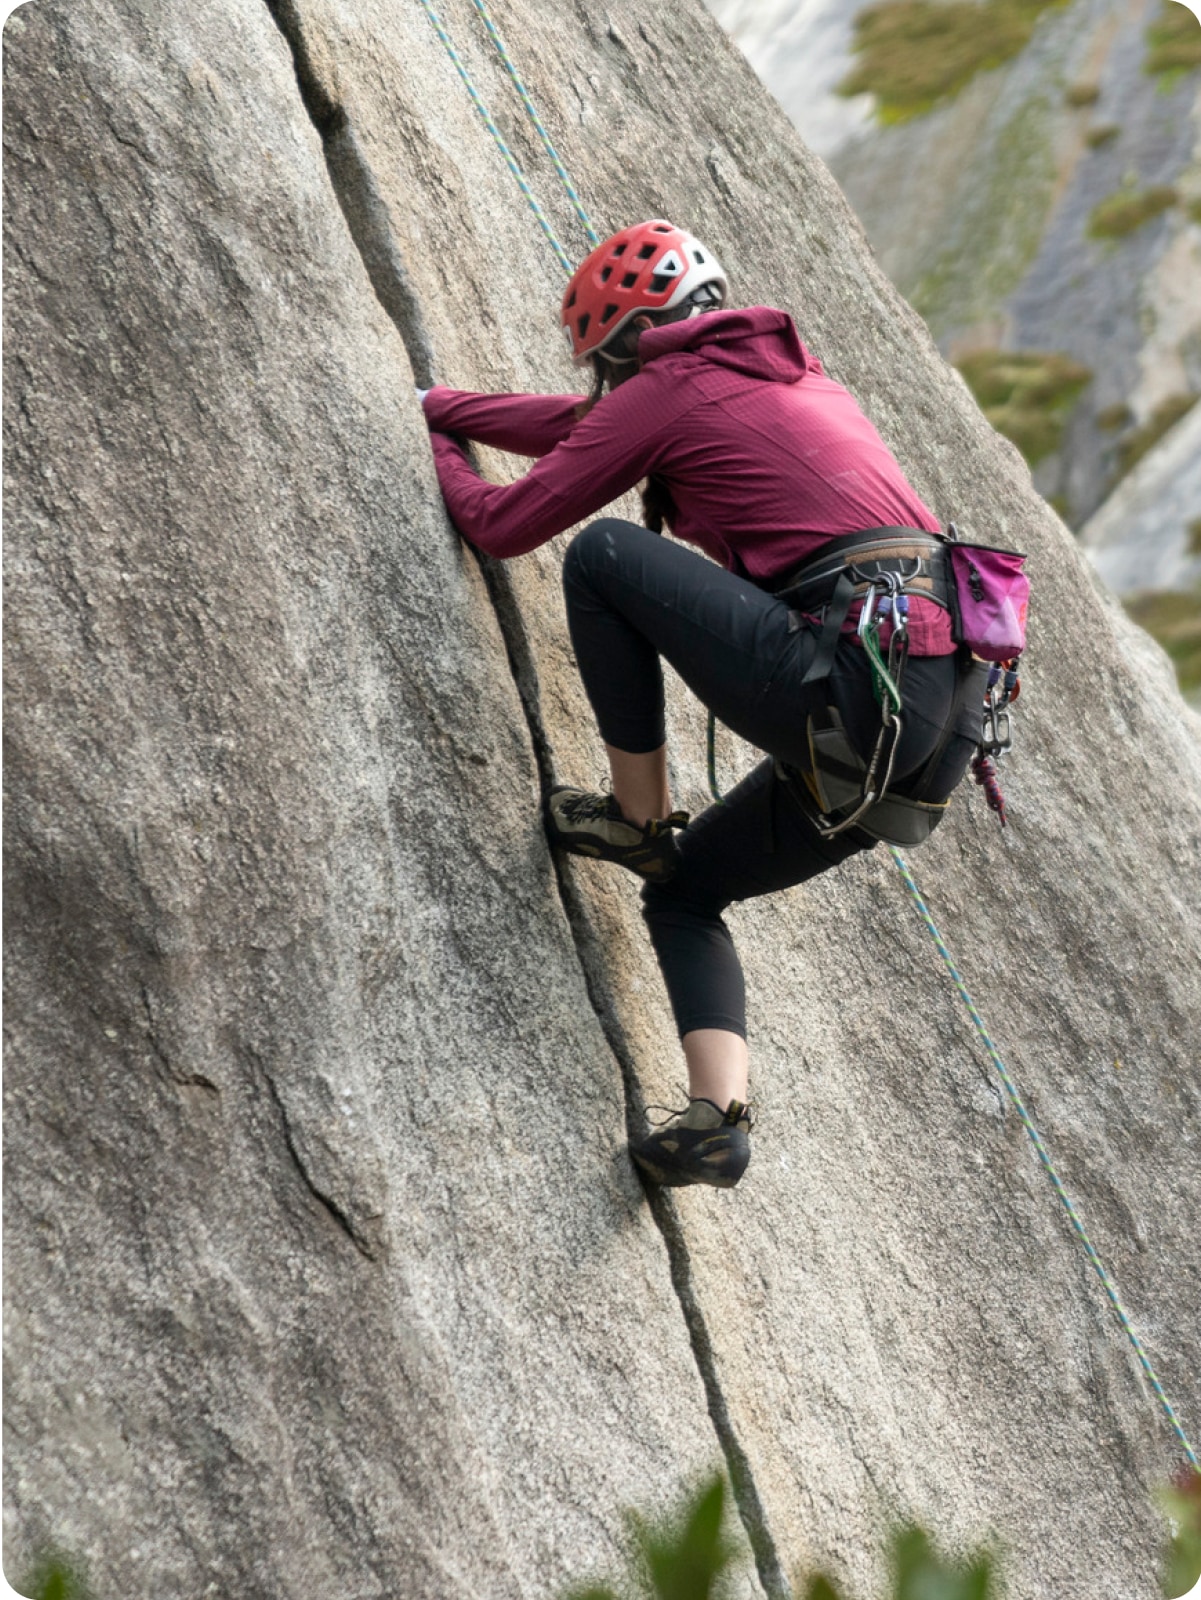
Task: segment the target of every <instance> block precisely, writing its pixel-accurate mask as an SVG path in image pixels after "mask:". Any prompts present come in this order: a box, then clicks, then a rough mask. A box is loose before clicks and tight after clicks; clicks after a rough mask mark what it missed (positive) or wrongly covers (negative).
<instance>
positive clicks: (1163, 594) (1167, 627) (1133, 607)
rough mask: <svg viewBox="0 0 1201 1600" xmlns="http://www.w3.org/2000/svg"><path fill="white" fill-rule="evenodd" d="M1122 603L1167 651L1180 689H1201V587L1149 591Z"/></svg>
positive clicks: (1188, 692) (1189, 691)
mask: <svg viewBox="0 0 1201 1600" xmlns="http://www.w3.org/2000/svg"><path fill="white" fill-rule="evenodd" d="M1123 604H1124V605H1125V607H1126V611H1127V613H1128V615H1129V616H1131V617H1132V618H1133V619H1134V621H1135V622H1137V623H1138V625H1139V627H1140V628H1146V630H1147V632H1148V633H1149V634H1150V635H1151V637H1152V638H1153V639H1155V640H1156V641H1157V642H1158V643H1159V644H1161V645H1162V646H1163V648H1164V649H1165V650H1166V651H1167V653H1168V655H1169V656H1170V658H1171V661H1172V665H1173V666H1174V667H1175V668H1176V677H1177V680H1178V681H1179V684H1180V690H1181V693H1182V694H1185V695H1189V696H1192V695H1195V694H1196V693H1197V692H1198V691H1199V690H1201V586H1198V587H1197V588H1194V589H1150V590H1147V591H1145V592H1144V593H1143V594H1133V595H1130V596H1129V598H1128V599H1126V600H1125V601H1124V602H1123Z"/></svg>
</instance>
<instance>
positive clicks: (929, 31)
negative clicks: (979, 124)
mask: <svg viewBox="0 0 1201 1600" xmlns="http://www.w3.org/2000/svg"><path fill="white" fill-rule="evenodd" d="M1066 3H1067V0H983V4H976V3H973V0H947V3H942V0H885V3H884V4H882V5H875V6H871V7H869V8H868V9H867V10H866V11H861V12H860V13H859V14H858V16H857V17H856V18H855V33H854V38H853V41H852V49H853V51H854V53H855V55H856V56H857V57H858V60H857V63H856V65H855V66H854V67H853V68H852V69H851V71H850V73H849V74H848V75H847V77H846V78H844V79H843V81H842V82H841V83H840V84H839V86H838V93H839V94H842V95H853V94H874V95H875V96H876V99H877V102H878V104H877V116H878V118H879V120H880V121H881V122H884V123H897V122H908V121H909V120H910V119H911V118H913V117H920V116H922V115H923V114H924V113H925V112H927V111H929V110H931V109H932V107H934V106H936V105H938V104H939V102H940V101H943V100H949V99H952V98H953V97H954V96H955V95H957V94H958V93H959V91H960V90H961V89H963V88H965V87H966V85H967V84H969V83H970V82H971V80H972V79H973V78H974V77H975V76H976V74H977V73H980V72H987V71H988V70H989V69H990V68H992V67H999V66H1002V65H1003V64H1004V63H1005V62H1006V61H1009V60H1012V58H1013V57H1014V56H1016V55H1017V54H1018V53H1019V52H1020V51H1021V50H1023V49H1024V48H1025V46H1026V44H1027V43H1028V42H1029V39H1030V36H1031V34H1032V33H1033V32H1034V28H1035V24H1036V23H1037V22H1038V19H1039V17H1040V16H1041V14H1042V13H1043V12H1044V11H1050V10H1056V9H1058V8H1060V7H1061V6H1063V5H1065V4H1066Z"/></svg>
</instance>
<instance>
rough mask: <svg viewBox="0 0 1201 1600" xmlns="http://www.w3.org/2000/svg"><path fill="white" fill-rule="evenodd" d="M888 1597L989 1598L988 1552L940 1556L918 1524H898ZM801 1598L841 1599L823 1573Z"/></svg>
mask: <svg viewBox="0 0 1201 1600" xmlns="http://www.w3.org/2000/svg"><path fill="white" fill-rule="evenodd" d="M891 1567H892V1591H891V1600H992V1597H993V1596H995V1595H997V1594H998V1592H999V1587H998V1579H997V1573H996V1565H995V1562H994V1559H993V1557H992V1555H990V1554H989V1553H988V1552H986V1551H980V1552H978V1553H976V1554H975V1555H972V1556H969V1557H968V1558H967V1559H966V1560H965V1561H956V1560H950V1561H948V1560H944V1558H943V1557H942V1556H940V1555H939V1553H938V1552H937V1550H935V1548H934V1544H933V1542H932V1541H931V1539H930V1536H929V1534H928V1533H926V1532H925V1531H924V1530H923V1529H921V1528H902V1529H901V1530H900V1531H899V1532H898V1533H896V1534H895V1535H894V1536H893V1542H892V1561H891ZM800 1592H801V1593H802V1594H803V1595H804V1597H805V1600H843V1591H842V1590H841V1589H840V1588H839V1587H838V1585H837V1584H836V1583H834V1582H833V1580H832V1579H830V1578H828V1577H827V1576H826V1575H825V1574H824V1573H818V1574H817V1576H816V1577H813V1578H810V1579H809V1582H808V1585H807V1586H805V1587H804V1588H802V1589H801V1591H800Z"/></svg>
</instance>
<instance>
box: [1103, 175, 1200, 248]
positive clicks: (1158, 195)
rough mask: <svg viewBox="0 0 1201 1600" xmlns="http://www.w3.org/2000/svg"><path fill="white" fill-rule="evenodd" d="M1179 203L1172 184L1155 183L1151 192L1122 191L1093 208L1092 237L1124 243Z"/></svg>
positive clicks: (1140, 190)
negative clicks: (1123, 239)
mask: <svg viewBox="0 0 1201 1600" xmlns="http://www.w3.org/2000/svg"><path fill="white" fill-rule="evenodd" d="M1179 199H1180V195H1179V193H1178V192H1177V190H1175V189H1173V188H1172V186H1171V184H1169V183H1156V184H1153V185H1152V186H1151V188H1149V189H1119V190H1118V192H1117V193H1116V194H1111V195H1108V196H1107V197H1106V198H1105V199H1104V200H1102V201H1101V202H1100V204H1099V205H1096V206H1094V207H1093V210H1092V214H1091V215H1090V217H1089V219H1088V233H1089V237H1090V238H1093V239H1122V238H1124V237H1125V236H1126V234H1128V233H1133V232H1134V230H1135V229H1136V228H1141V227H1142V225H1143V223H1144V222H1150V221H1151V219H1152V218H1153V217H1158V216H1159V215H1160V213H1161V212H1163V211H1166V210H1167V209H1168V208H1169V206H1174V205H1175V204H1176V202H1177V201H1178V200H1179Z"/></svg>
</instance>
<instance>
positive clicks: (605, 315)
mask: <svg viewBox="0 0 1201 1600" xmlns="http://www.w3.org/2000/svg"><path fill="white" fill-rule="evenodd" d="M616 315H617V307H616V306H606V307H605V309H604V311H603V312H602V313H601V327H602V328H603V327H604V325H605V323H606V322H611V321H612V319H613V318H614V317H615V316H616Z"/></svg>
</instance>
